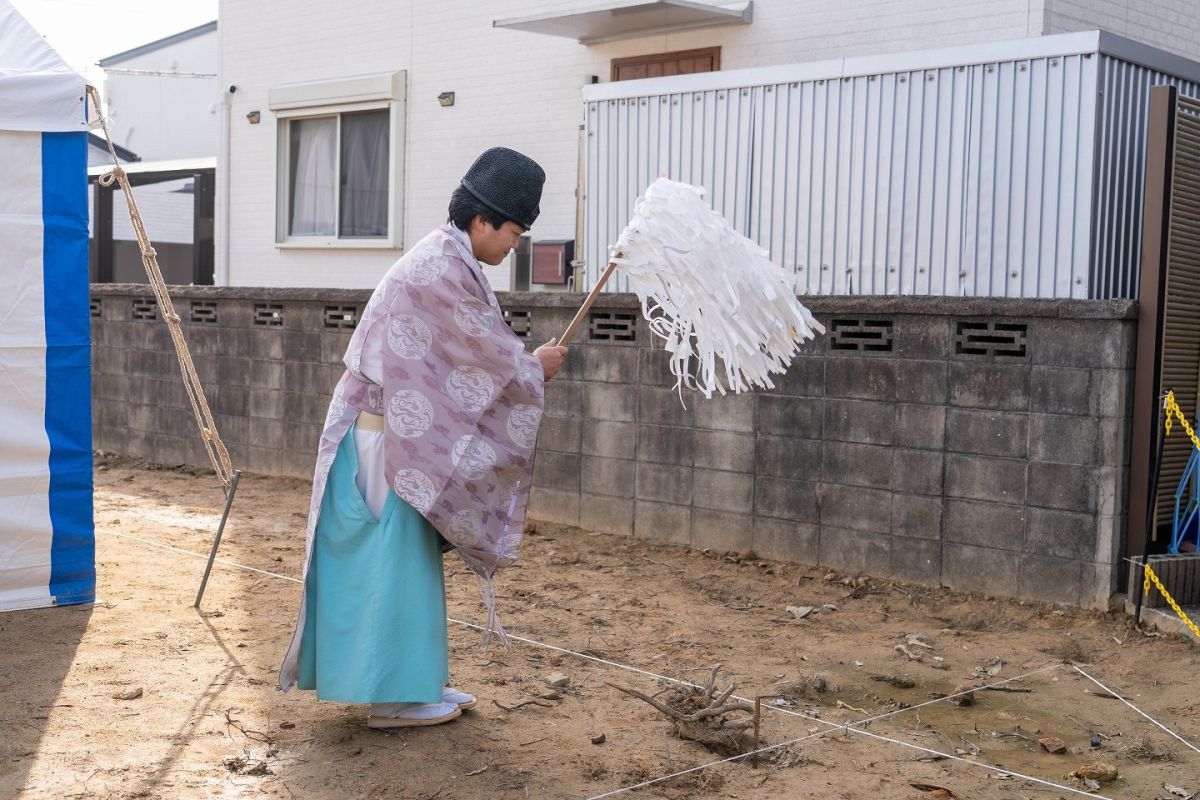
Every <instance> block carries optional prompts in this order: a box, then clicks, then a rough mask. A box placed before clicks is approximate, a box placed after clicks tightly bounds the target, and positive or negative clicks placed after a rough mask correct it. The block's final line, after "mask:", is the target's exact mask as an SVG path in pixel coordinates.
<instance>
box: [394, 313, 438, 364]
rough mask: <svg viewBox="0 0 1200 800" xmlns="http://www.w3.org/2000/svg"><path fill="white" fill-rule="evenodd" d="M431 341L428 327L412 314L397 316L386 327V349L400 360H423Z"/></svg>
mask: <svg viewBox="0 0 1200 800" xmlns="http://www.w3.org/2000/svg"><path fill="white" fill-rule="evenodd" d="M432 341H433V334H432V333H430V332H429V326H428V325H426V324H425V323H424V321H423V320H422V319H421V318H420V317H415V316H413V315H412V314H400V315H397V316H396V317H394V318H393V319H392V321H391V324H390V325H388V347H390V348H391V349H392V352H393V353H395V354H396V355H398V356H400V357H401V358H408V359H415V358H424V357H425V354H426V353H428V352H429V345H430V343H431V342H432Z"/></svg>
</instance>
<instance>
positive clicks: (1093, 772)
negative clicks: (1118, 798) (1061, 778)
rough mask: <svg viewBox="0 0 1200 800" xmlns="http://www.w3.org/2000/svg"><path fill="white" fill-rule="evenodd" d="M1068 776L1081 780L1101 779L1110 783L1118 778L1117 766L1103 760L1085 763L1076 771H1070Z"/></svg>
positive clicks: (1102, 781)
mask: <svg viewBox="0 0 1200 800" xmlns="http://www.w3.org/2000/svg"><path fill="white" fill-rule="evenodd" d="M1067 778H1075V779H1077V780H1081V781H1089V780H1093V781H1100V782H1101V783H1108V782H1109V781H1115V780H1116V779H1117V768H1116V767H1114V766H1113V765H1112V764H1105V763H1104V762H1102V761H1093V762H1092V763H1090V764H1084V765H1083V766H1082V767H1080V768H1079V769H1077V770H1075V771H1074V772H1071V773H1068V774H1067Z"/></svg>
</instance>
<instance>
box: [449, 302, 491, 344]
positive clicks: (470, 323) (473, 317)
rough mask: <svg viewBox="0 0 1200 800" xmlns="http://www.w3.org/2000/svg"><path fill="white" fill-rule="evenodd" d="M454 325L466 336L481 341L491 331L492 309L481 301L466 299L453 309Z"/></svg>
mask: <svg viewBox="0 0 1200 800" xmlns="http://www.w3.org/2000/svg"><path fill="white" fill-rule="evenodd" d="M454 323H455V324H456V325H458V328H459V330H461V331H462V332H463V333H465V334H466V335H467V336H474V337H475V338H476V339H482V338H484V337H485V336H487V335H488V334H489V333H490V332H491V329H492V308H491V306H489V305H488V304H487V303H485V302H483V301H482V300H477V299H476V298H474V297H468V298H467V299H466V300H463V301H461V302H459V304H458V305H456V306H455V307H454Z"/></svg>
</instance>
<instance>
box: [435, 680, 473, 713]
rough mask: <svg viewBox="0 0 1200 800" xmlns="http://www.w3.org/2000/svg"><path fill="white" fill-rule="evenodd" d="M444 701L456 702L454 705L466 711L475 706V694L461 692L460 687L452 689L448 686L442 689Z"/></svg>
mask: <svg viewBox="0 0 1200 800" xmlns="http://www.w3.org/2000/svg"><path fill="white" fill-rule="evenodd" d="M442 702H443V703H454V705H456V706H458V707H459V708H461V709H462V710H463V711H466V710H467V709H468V708H474V707H475V702H476V701H475V695H473V694H467V693H466V692H460V691H459V690H458V689H451V688H450V687H449V686H446V687H445V688H443V689H442Z"/></svg>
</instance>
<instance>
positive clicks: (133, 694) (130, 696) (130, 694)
mask: <svg viewBox="0 0 1200 800" xmlns="http://www.w3.org/2000/svg"><path fill="white" fill-rule="evenodd" d="M141 696H142V687H140V686H139V687H137V688H136V689H126V690H125V691H123V692H116V693H115V694H113V699H114V700H137V699H138V698H139V697H141Z"/></svg>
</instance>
